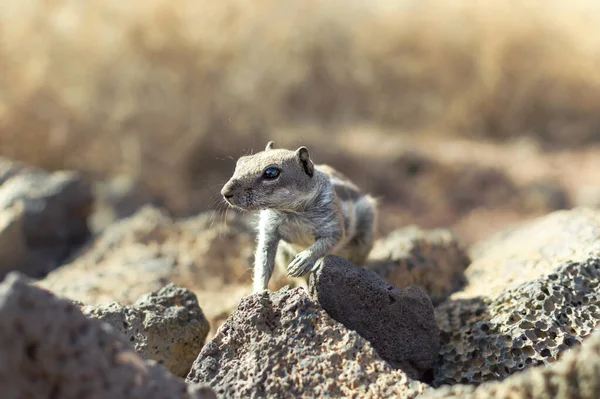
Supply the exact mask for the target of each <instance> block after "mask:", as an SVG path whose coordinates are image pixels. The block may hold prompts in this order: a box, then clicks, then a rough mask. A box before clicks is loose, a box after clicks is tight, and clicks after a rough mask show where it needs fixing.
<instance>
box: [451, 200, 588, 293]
mask: <svg viewBox="0 0 600 399" xmlns="http://www.w3.org/2000/svg"><path fill="white" fill-rule="evenodd" d="M598 254H600V212H598V211H596V210H592V209H587V208H576V209H574V210H571V211H558V212H553V213H551V214H549V215H547V216H544V217H542V218H539V219H536V220H535V221H533V222H528V223H525V224H523V225H522V226H520V227H517V228H513V229H510V230H507V231H504V232H500V233H498V234H496V235H494V236H493V237H491V238H490V239H488V240H486V241H484V242H483V243H481V244H479V245H478V246H476V247H475V248H474V250H473V251H471V258H472V259H473V262H472V264H471V265H470V266H469V268H468V269H467V270H466V272H465V274H466V276H467V279H468V284H467V286H466V287H465V289H463V290H462V291H461V292H460V294H457V295H455V296H453V297H454V298H457V297H461V298H468V297H473V296H477V295H483V296H492V295H495V294H498V293H499V292H500V291H502V290H503V289H504V288H506V287H507V286H509V285H511V284H512V285H516V284H519V283H523V282H526V281H530V280H533V279H535V278H538V277H540V276H543V275H546V274H549V273H551V272H552V269H553V268H554V267H556V266H557V265H558V264H560V263H563V262H567V261H573V262H582V261H585V260H587V259H588V258H594V257H598Z"/></svg>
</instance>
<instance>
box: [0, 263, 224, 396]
mask: <svg viewBox="0 0 600 399" xmlns="http://www.w3.org/2000/svg"><path fill="white" fill-rule="evenodd" d="M0 331H2V334H0V392H2V398H3V399H17V398H31V399H38V398H39V399H42V398H44V399H45V398H48V399H49V398H61V399H70V398H73V399H79V398H90V399H95V398H98V399H100V398H114V399H120V398H123V399H125V398H128V399H131V398H144V399H151V398H157V399H158V398H161V399H164V398H173V399H176V398H182V399H183V398H211V397H214V395H211V392H210V391H207V389H206V388H199V387H190V388H189V390H188V387H186V385H185V384H184V383H183V382H182V381H181V380H180V379H179V378H177V377H175V376H173V375H171V374H170V373H169V372H168V371H167V370H166V369H165V368H164V367H162V366H160V365H157V364H153V363H150V362H145V361H144V360H142V359H141V358H140V357H139V355H138V354H136V353H135V351H134V350H133V348H131V347H130V346H129V344H128V343H127V342H126V341H125V340H124V339H123V338H122V337H121V336H120V335H119V334H118V333H117V332H116V331H114V330H113V329H112V328H110V327H109V326H108V325H107V324H104V323H101V322H100V321H98V320H94V319H88V318H86V317H85V316H84V315H83V314H82V313H81V311H80V310H79V309H77V307H76V306H75V305H74V304H72V303H70V302H69V301H67V300H64V299H60V298H57V297H55V296H54V295H52V294H51V293H49V292H47V291H44V290H41V289H39V288H37V287H34V286H30V285H28V284H27V283H26V282H25V281H24V280H23V279H22V278H21V277H19V276H18V275H16V274H11V275H9V276H7V277H6V279H5V281H4V282H3V283H2V284H0Z"/></svg>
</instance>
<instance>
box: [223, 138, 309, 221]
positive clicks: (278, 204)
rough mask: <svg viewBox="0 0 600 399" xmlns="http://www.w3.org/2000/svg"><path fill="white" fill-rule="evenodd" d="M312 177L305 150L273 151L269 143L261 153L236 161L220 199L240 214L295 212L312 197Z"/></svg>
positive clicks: (272, 146)
mask: <svg viewBox="0 0 600 399" xmlns="http://www.w3.org/2000/svg"><path fill="white" fill-rule="evenodd" d="M314 174H315V167H314V164H313V162H312V160H311V159H310V154H309V152H308V149H307V148H306V147H304V146H302V147H300V148H298V149H297V150H295V151H291V150H285V149H275V148H274V143H273V142H272V141H269V142H268V143H267V146H266V147H265V150H264V151H261V152H258V153H256V154H253V155H246V156H243V157H241V158H239V159H238V161H237V163H236V166H235V171H234V172H233V176H232V177H231V179H229V181H228V182H227V183H226V184H225V186H223V189H222V190H221V195H222V196H223V198H224V199H225V201H227V203H228V204H229V205H232V206H234V207H236V208H239V209H243V210H258V209H277V210H291V211H294V210H297V209H298V208H299V207H301V206H302V205H303V204H304V203H306V201H307V200H308V199H310V198H311V197H313V196H314V187H315V179H314Z"/></svg>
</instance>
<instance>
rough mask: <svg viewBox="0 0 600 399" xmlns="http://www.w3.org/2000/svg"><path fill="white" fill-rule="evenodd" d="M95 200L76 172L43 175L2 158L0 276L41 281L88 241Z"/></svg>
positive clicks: (86, 184) (0, 161)
mask: <svg viewBox="0 0 600 399" xmlns="http://www.w3.org/2000/svg"><path fill="white" fill-rule="evenodd" d="M92 204H93V196H92V192H91V189H90V186H89V184H88V183H87V182H86V181H85V180H84V179H83V178H82V177H81V176H80V175H78V174H77V173H74V172H55V173H46V172H44V171H41V170H37V169H33V168H26V167H24V166H22V165H19V164H15V165H12V163H11V162H10V161H8V160H6V159H1V158H0V212H1V213H2V216H0V219H2V220H4V221H9V222H5V223H0V250H2V249H1V248H5V247H10V246H11V245H13V244H14V245H16V247H15V249H16V250H17V251H16V252H14V253H12V254H11V256H10V258H9V257H2V258H1V259H2V260H0V278H2V277H4V275H6V273H8V272H9V271H11V270H19V271H20V272H22V273H24V274H27V275H29V276H31V277H36V278H37V277H42V276H44V275H46V274H47V273H48V272H49V271H50V270H53V269H55V268H56V267H58V266H59V265H60V264H61V263H62V262H63V261H65V259H66V258H67V257H68V256H69V254H71V253H72V252H73V251H74V250H75V249H76V248H78V247H79V246H80V245H81V244H83V243H84V242H85V241H86V240H87V239H88V238H89V234H90V233H89V229H88V225H87V218H88V216H89V215H90V213H91V210H92Z"/></svg>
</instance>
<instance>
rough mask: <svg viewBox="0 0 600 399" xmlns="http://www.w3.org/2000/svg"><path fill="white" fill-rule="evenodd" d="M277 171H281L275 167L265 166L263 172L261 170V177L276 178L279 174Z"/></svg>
mask: <svg viewBox="0 0 600 399" xmlns="http://www.w3.org/2000/svg"><path fill="white" fill-rule="evenodd" d="M279 173H281V171H280V170H279V169H277V168H273V167H271V168H267V169H266V170H265V171H264V172H263V177H264V178H265V179H275V178H277V176H279Z"/></svg>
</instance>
